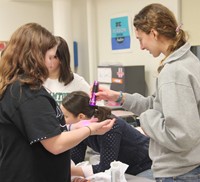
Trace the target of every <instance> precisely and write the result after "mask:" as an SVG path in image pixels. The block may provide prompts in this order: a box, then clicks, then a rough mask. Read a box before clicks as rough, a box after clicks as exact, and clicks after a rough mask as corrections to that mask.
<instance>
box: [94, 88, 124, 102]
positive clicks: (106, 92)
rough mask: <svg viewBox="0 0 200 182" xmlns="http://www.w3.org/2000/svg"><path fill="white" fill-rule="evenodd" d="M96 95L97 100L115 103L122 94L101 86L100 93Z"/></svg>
mask: <svg viewBox="0 0 200 182" xmlns="http://www.w3.org/2000/svg"><path fill="white" fill-rule="evenodd" d="M95 95H96V98H97V100H106V101H114V102H115V101H116V100H117V99H118V98H119V95H120V92H117V91H114V90H110V89H108V88H105V87H102V86H99V91H98V92H97V93H96V94H95Z"/></svg>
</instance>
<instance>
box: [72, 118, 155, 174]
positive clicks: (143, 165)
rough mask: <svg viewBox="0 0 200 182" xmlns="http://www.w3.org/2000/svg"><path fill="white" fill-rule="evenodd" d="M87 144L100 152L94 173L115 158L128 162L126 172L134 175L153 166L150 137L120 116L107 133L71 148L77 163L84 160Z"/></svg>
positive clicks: (102, 170) (108, 164) (104, 168)
mask: <svg viewBox="0 0 200 182" xmlns="http://www.w3.org/2000/svg"><path fill="white" fill-rule="evenodd" d="M87 146H89V147H90V148H92V149H93V150H94V151H96V152H98V153H99V154H100V162H99V164H97V165H93V166H92V168H93V172H94V173H98V172H104V171H105V170H107V169H109V168H110V163H111V162H113V161H114V160H116V161H121V162H123V163H125V164H128V165H129V167H128V169H127V171H126V173H128V174H132V175H136V174H138V173H140V172H142V171H145V170H147V169H150V168H151V164H152V162H151V160H150V158H149V155H148V147H149V138H148V137H147V136H145V135H143V134H142V133H140V132H139V131H138V130H136V129H135V128H133V127H132V126H131V125H130V124H128V123H127V122H126V121H124V120H122V119H120V118H117V119H116V122H115V124H114V126H113V128H112V129H111V130H110V131H109V132H107V133H106V134H104V135H95V136H90V137H88V138H87V139H85V140H84V141H82V142H81V143H80V144H79V145H77V146H76V147H74V148H73V149H72V150H71V158H72V160H73V161H74V162H75V164H77V163H79V162H82V161H84V158H85V152H86V149H87Z"/></svg>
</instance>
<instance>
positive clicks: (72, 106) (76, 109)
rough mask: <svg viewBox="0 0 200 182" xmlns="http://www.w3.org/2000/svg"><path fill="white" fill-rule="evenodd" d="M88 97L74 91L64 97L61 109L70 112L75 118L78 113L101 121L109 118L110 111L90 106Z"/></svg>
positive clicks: (101, 107) (81, 92)
mask: <svg viewBox="0 0 200 182" xmlns="http://www.w3.org/2000/svg"><path fill="white" fill-rule="evenodd" d="M89 100H90V98H89V95H88V94H87V93H85V92H83V91H74V92H71V93H70V94H68V95H67V96H65V97H64V99H63V101H62V105H63V107H64V108H65V109H66V110H68V111H69V112H71V113H72V114H73V115H74V116H75V117H77V116H78V115H79V114H80V113H83V114H85V115H86V116H87V117H88V118H91V117H92V116H94V117H96V118H98V119H99V121H103V120H105V119H108V118H110V117H111V109H110V108H107V107H103V106H90V105H89Z"/></svg>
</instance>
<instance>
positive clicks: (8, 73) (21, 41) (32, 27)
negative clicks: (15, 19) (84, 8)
mask: <svg viewBox="0 0 200 182" xmlns="http://www.w3.org/2000/svg"><path fill="white" fill-rule="evenodd" d="M56 45H57V42H56V40H55V37H54V36H53V35H52V34H51V33H50V32H49V31H48V30H47V29H46V28H44V27H42V26H41V25H39V24H37V23H28V24H25V25H23V26H21V27H20V28H18V29H17V30H16V31H15V32H14V33H13V35H12V36H11V39H10V41H9V42H8V44H7V46H6V48H5V50H4V52H3V55H2V58H1V61H0V97H2V95H3V93H4V91H5V89H6V88H7V86H8V85H9V84H11V83H13V82H14V81H16V80H19V81H20V82H21V83H22V84H28V85H30V88H31V89H38V88H40V87H41V86H42V84H43V82H44V80H45V79H46V78H47V77H48V69H47V68H46V66H45V62H44V60H45V54H46V52H47V51H48V50H49V49H51V48H53V47H54V46H56Z"/></svg>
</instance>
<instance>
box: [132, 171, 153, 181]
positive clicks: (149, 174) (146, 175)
mask: <svg viewBox="0 0 200 182" xmlns="http://www.w3.org/2000/svg"><path fill="white" fill-rule="evenodd" d="M136 176H139V177H144V178H148V179H152V180H154V177H153V173H152V170H151V169H148V170H146V171H143V172H141V173H139V174H137V175H136Z"/></svg>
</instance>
